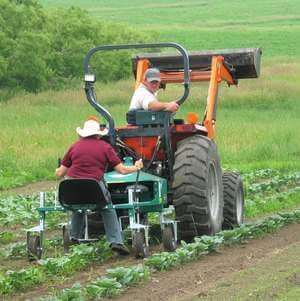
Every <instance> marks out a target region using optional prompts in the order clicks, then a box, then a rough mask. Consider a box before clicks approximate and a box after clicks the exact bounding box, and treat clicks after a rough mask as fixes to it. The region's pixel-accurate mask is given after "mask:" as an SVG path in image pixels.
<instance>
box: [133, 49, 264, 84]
mask: <svg viewBox="0 0 300 301" xmlns="http://www.w3.org/2000/svg"><path fill="white" fill-rule="evenodd" d="M261 54H262V51H261V49H260V48H240V49H222V50H207V51H191V52H189V53H188V55H189V61H190V69H191V70H192V71H195V70H199V71H200V70H201V71H209V70H210V67H211V59H212V56H218V55H221V56H223V57H224V59H225V63H226V64H227V65H228V67H229V68H230V69H232V68H233V72H232V73H233V75H234V77H235V78H236V79H242V78H257V77H259V74H260V58H261ZM140 59H148V60H149V62H150V65H151V67H156V68H158V69H159V70H160V71H161V72H172V71H173V72H176V71H180V70H182V69H183V60H182V56H181V55H180V54H176V53H150V54H139V55H137V56H135V57H134V58H133V59H132V65H133V72H134V74H136V68H137V61H138V60H140Z"/></svg>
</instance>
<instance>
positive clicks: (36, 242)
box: [27, 232, 43, 261]
mask: <svg viewBox="0 0 300 301" xmlns="http://www.w3.org/2000/svg"><path fill="white" fill-rule="evenodd" d="M42 253H43V250H42V246H41V237H40V236H39V235H32V234H31V233H30V232H27V254H28V259H29V260H30V261H33V260H38V259H41V258H42Z"/></svg>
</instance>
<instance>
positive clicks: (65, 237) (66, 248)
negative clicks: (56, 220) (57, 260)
mask: <svg viewBox="0 0 300 301" xmlns="http://www.w3.org/2000/svg"><path fill="white" fill-rule="evenodd" d="M62 232H63V233H62V234H63V245H64V252H65V253H68V252H69V250H70V246H71V245H72V242H71V239H70V229H69V226H67V225H63V227H62Z"/></svg>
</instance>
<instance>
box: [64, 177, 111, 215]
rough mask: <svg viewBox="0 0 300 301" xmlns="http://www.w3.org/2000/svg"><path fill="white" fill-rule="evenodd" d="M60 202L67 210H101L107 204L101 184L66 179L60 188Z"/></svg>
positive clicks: (87, 180)
mask: <svg viewBox="0 0 300 301" xmlns="http://www.w3.org/2000/svg"><path fill="white" fill-rule="evenodd" d="M58 201H59V202H60V204H61V206H62V207H64V208H65V209H67V210H71V211H77V210H100V209H102V208H104V207H105V206H106V205H107V203H106V199H105V196H104V192H103V191H102V189H101V187H100V185H99V182H98V181H96V180H93V179H66V180H63V181H61V182H60V184H59V187H58Z"/></svg>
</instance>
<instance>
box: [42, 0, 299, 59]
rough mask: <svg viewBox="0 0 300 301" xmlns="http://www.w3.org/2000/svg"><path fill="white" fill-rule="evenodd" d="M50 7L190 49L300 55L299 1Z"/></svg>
mask: <svg viewBox="0 0 300 301" xmlns="http://www.w3.org/2000/svg"><path fill="white" fill-rule="evenodd" d="M40 3H41V4H43V5H44V6H46V7H69V6H71V5H73V6H80V7H82V8H84V9H86V10H87V11H88V12H90V14H91V15H92V16H94V17H95V18H98V19H100V20H107V21H111V22H116V23H127V24H130V25H132V26H134V27H135V28H139V29H141V30H151V31H156V32H158V33H159V35H160V37H159V40H160V41H174V42H178V43H182V44H183V45H184V46H185V47H187V48H188V49H193V50H199V49H216V48H235V47H262V48H263V51H264V56H265V57H269V56H294V57H297V56H299V55H300V17H299V16H300V2H299V1H297V0H287V1H282V0H277V1H276V0H275V1H274V0H263V1H260V0H252V1H249V0H247V1H244V0H235V1H229V0H214V1H208V0H200V1H199V0H188V1H178V0H177V1H173V0H153V1H152V0H151V1H150V0H146V1H142V2H141V1H137V0H133V1H124V0H122V1H117V0H111V1H108V0H102V1H97V0H74V1H70V0H67V1H59V0H40Z"/></svg>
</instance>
